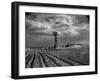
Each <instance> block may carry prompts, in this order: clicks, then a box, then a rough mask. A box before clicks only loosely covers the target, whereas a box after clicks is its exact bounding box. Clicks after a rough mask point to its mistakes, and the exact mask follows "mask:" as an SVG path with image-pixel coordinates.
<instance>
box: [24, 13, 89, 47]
mask: <svg viewBox="0 0 100 81" xmlns="http://www.w3.org/2000/svg"><path fill="white" fill-rule="evenodd" d="M25 17H26V20H25V27H26V36H25V38H26V47H35V46H38V47H41V46H43V47H48V46H50V45H51V46H53V44H54V36H53V32H54V31H56V32H58V42H59V45H63V44H65V43H69V41H71V42H73V43H75V42H77V41H79V42H80V41H81V42H86V41H89V16H88V15H70V14H49V13H26V16H25ZM83 40H84V41H83Z"/></svg>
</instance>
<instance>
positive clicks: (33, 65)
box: [32, 51, 39, 68]
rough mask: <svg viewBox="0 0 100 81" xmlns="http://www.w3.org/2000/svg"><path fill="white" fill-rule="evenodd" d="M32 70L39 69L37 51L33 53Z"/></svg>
mask: <svg viewBox="0 0 100 81" xmlns="http://www.w3.org/2000/svg"><path fill="white" fill-rule="evenodd" d="M32 67H33V68H37V67H39V55H38V53H37V51H36V52H35V57H34V62H33V63H32Z"/></svg>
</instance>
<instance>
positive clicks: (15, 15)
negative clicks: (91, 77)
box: [11, 2, 98, 79]
mask: <svg viewBox="0 0 100 81" xmlns="http://www.w3.org/2000/svg"><path fill="white" fill-rule="evenodd" d="M20 5H24V6H42V7H52V8H53V7H56V8H73V9H89V10H91V9H92V10H94V11H95V71H88V72H75V73H59V74H43V75H26V76H19V6H20ZM11 10H12V11H11V15H12V16H11V20H12V21H11V25H12V28H11V35H12V38H11V47H12V48H11V49H12V50H11V52H12V53H11V77H12V78H13V79H25V78H43V77H58V76H72V75H88V74H97V69H98V68H97V60H98V59H97V51H98V50H97V49H98V48H97V42H98V41H97V24H98V21H97V13H98V12H97V11H98V10H97V7H96V6H81V5H64V4H63V5H61V4H49V3H31V2H12V6H11Z"/></svg>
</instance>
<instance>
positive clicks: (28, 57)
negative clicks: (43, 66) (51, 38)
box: [25, 53, 32, 65]
mask: <svg viewBox="0 0 100 81" xmlns="http://www.w3.org/2000/svg"><path fill="white" fill-rule="evenodd" d="M31 56H32V54H31V53H30V54H29V55H28V56H27V57H26V58H25V61H26V62H25V63H26V65H27V64H28V62H29V61H30V59H31Z"/></svg>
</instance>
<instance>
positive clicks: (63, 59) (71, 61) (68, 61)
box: [45, 51, 80, 65]
mask: <svg viewBox="0 0 100 81" xmlns="http://www.w3.org/2000/svg"><path fill="white" fill-rule="evenodd" d="M45 52H46V53H45V54H48V55H50V56H53V57H56V58H58V59H60V60H62V61H64V62H66V63H68V64H69V65H80V63H78V62H75V61H73V60H71V59H68V58H66V59H65V58H64V57H58V56H55V55H53V54H51V53H49V52H48V51H45Z"/></svg>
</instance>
